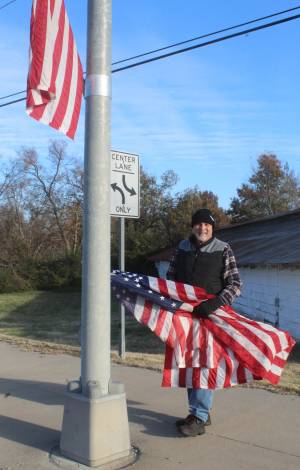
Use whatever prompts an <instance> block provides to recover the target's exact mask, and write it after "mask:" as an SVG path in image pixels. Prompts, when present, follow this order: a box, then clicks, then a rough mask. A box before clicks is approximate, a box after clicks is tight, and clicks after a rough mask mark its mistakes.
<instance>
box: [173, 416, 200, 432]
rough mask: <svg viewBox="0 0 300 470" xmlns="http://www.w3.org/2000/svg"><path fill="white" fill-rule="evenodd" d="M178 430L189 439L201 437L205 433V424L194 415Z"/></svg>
mask: <svg viewBox="0 0 300 470" xmlns="http://www.w3.org/2000/svg"><path fill="white" fill-rule="evenodd" d="M178 430H179V431H180V432H181V434H183V435H184V436H187V437H195V436H200V435H201V434H204V433H205V423H204V422H203V421H201V419H198V418H196V416H193V415H192V416H191V417H190V418H189V420H188V421H186V422H185V423H184V424H183V425H182V426H179V427H178Z"/></svg>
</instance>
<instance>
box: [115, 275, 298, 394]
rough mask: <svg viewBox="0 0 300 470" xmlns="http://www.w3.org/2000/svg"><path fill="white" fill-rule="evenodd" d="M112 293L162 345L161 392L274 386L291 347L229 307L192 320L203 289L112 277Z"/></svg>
mask: <svg viewBox="0 0 300 470" xmlns="http://www.w3.org/2000/svg"><path fill="white" fill-rule="evenodd" d="M111 283H112V291H113V293H114V295H115V297H116V298H117V300H118V301H119V302H122V304H123V305H124V306H125V308H126V310H127V311H129V312H130V313H132V314H133V316H134V317H135V318H136V320H137V321H139V322H140V323H143V324H144V325H146V326H147V327H148V328H150V330H151V331H153V333H154V334H156V335H157V336H158V337H159V338H160V339H161V340H162V341H163V342H164V343H165V344H166V354H165V366H164V373H163V381H162V386H164V387H187V388H204V389H218V388H226V387H232V386H233V385H237V384H242V383H250V382H252V381H253V380H262V379H266V380H268V381H269V382H270V383H271V384H277V383H278V382H279V379H280V376H281V373H282V371H283V368H284V365H285V363H286V360H287V358H288V355H289V353H290V351H291V350H292V348H293V346H294V344H295V341H294V340H293V338H292V337H291V336H290V335H289V334H288V333H287V332H286V331H283V330H280V329H278V328H275V327H274V326H272V325H269V324H265V323H262V322H258V321H254V320H251V319H249V318H246V317H244V316H243V315H240V314H238V313H236V312H235V311H234V310H233V309H232V308H231V307H229V306H224V307H221V308H218V309H217V310H216V311H215V312H214V313H212V314H211V315H209V317H208V318H199V316H196V315H193V309H194V307H195V306H196V305H199V303H200V302H201V301H203V300H207V299H208V298H211V297H213V296H212V295H208V294H206V292H205V291H204V289H201V288H199V287H195V286H190V285H188V284H183V283H180V282H174V281H167V280H165V279H161V278H156V277H150V276H144V275H139V274H133V273H124V272H120V271H114V272H113V273H112V276H111Z"/></svg>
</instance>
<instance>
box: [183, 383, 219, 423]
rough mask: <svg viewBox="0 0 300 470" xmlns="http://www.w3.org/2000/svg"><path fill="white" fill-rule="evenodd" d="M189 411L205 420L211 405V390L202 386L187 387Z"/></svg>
mask: <svg viewBox="0 0 300 470" xmlns="http://www.w3.org/2000/svg"><path fill="white" fill-rule="evenodd" d="M187 393H188V401H189V412H190V413H191V414H193V415H194V416H196V417H197V418H199V419H201V421H204V422H205V421H207V418H208V413H209V412H210V409H211V407H212V401H213V391H212V390H207V389H203V388H188V389H187Z"/></svg>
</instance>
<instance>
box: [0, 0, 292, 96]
mask: <svg viewBox="0 0 300 470" xmlns="http://www.w3.org/2000/svg"><path fill="white" fill-rule="evenodd" d="M13 1H16V0H13ZM297 9H300V6H297V7H294V8H289V9H288V10H282V11H279V12H277V13H272V14H270V15H267V16H262V17H260V18H256V19H253V20H249V21H247V22H245V23H240V24H238V25H235V26H230V27H228V28H224V29H220V30H218V31H214V32H213V33H208V34H204V35H202V36H197V37H194V38H192V39H188V40H186V41H181V42H178V43H174V44H170V45H169V46H165V47H161V48H159V49H154V50H152V51H148V52H144V53H143V54H139V55H136V56H132V57H128V58H127V59H122V60H118V61H117V62H113V63H112V65H116V64H121V63H124V62H128V61H130V60H133V59H137V58H139V57H144V56H147V55H150V54H154V53H155V52H159V51H163V50H166V49H170V48H172V47H176V46H179V45H182V44H186V43H189V42H192V41H196V40H197V39H204V38H206V37H209V36H214V35H215V34H219V33H222V32H225V31H230V30H232V29H236V28H240V27H241V26H246V25H248V24H252V23H255V22H258V21H262V20H264V19H267V18H272V17H274V16H278V15H282V14H284V13H287V12H290V11H293V10H297ZM21 93H26V90H23V91H19V92H17V93H11V94H10V95H6V96H1V97H0V100H3V99H6V98H10V97H12V96H16V95H19V94H21Z"/></svg>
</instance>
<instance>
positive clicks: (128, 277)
mask: <svg viewBox="0 0 300 470" xmlns="http://www.w3.org/2000/svg"><path fill="white" fill-rule="evenodd" d="M111 284H112V291H113V294H114V295H115V296H116V298H117V300H119V301H120V302H122V303H123V304H124V306H125V307H126V308H127V309H128V310H129V311H131V312H132V311H133V309H134V305H135V303H136V298H137V296H138V295H140V296H142V297H144V298H145V299H146V300H149V301H150V302H152V303H153V304H156V305H159V306H160V307H161V308H163V309H165V310H168V311H170V312H175V311H176V310H178V309H180V308H181V305H182V302H180V301H178V300H175V299H171V298H170V297H165V296H164V295H162V294H161V293H159V292H156V291H154V290H152V289H151V288H150V284H149V278H148V276H145V275H140V274H136V273H130V272H122V271H118V270H115V271H113V272H112V274H111Z"/></svg>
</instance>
